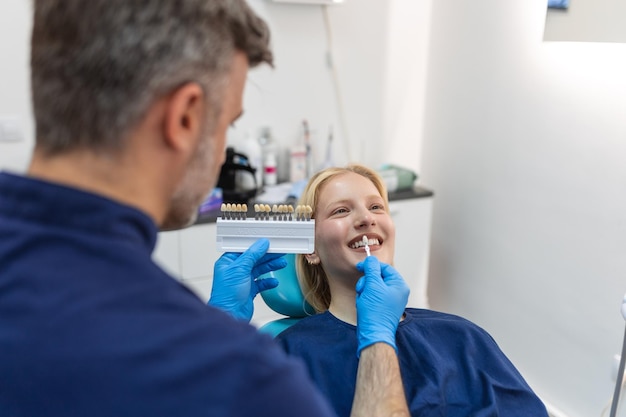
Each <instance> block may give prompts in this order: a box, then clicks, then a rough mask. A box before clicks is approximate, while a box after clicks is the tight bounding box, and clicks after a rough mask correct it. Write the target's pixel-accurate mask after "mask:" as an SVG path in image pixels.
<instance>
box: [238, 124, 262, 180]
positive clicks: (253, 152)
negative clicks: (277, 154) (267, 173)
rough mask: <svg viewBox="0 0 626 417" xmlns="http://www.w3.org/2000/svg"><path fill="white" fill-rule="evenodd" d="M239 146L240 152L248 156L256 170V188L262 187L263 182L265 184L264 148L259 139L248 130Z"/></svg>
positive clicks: (249, 161)
mask: <svg viewBox="0 0 626 417" xmlns="http://www.w3.org/2000/svg"><path fill="white" fill-rule="evenodd" d="M237 148H238V151H239V152H240V153H242V154H244V155H246V156H247V157H248V163H249V164H250V166H251V167H252V168H254V169H255V170H256V171H255V173H254V177H255V179H256V188H261V184H263V149H262V148H261V144H260V143H259V141H258V140H257V139H256V138H255V137H254V136H253V135H252V131H251V130H248V132H247V133H246V136H245V137H244V138H243V141H241V144H240V145H239V146H238V147H237Z"/></svg>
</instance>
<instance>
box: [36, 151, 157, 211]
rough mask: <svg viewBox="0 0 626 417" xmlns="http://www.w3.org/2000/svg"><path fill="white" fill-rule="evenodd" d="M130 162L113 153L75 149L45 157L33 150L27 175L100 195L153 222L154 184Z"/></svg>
mask: <svg viewBox="0 0 626 417" xmlns="http://www.w3.org/2000/svg"><path fill="white" fill-rule="evenodd" d="M129 162H130V161H128V160H124V158H123V157H121V156H119V155H117V154H114V153H106V152H102V153H96V152H94V151H83V150H77V151H72V152H67V153H63V154H60V155H55V156H47V155H44V154H43V153H42V152H40V151H38V150H35V152H34V154H33V158H32V160H31V163H30V165H29V168H28V171H27V175H29V176H32V177H35V178H39V179H43V180H46V181H50V182H55V183H58V184H62V185H65V186H69V187H74V188H78V189H81V190H84V191H88V192H92V193H95V194H99V195H102V196H104V197H107V198H110V199H112V200H115V201H118V202H120V203H122V204H126V205H129V206H133V207H135V208H137V209H139V210H141V211H143V212H144V213H146V214H147V215H149V216H150V217H152V219H153V220H154V221H155V222H157V221H158V220H159V219H160V216H161V214H160V213H159V212H158V211H157V210H155V209H154V207H158V205H155V201H154V200H155V197H156V196H155V195H154V193H153V192H151V189H152V190H154V188H155V187H151V185H150V184H146V182H147V181H146V179H147V177H146V176H141V175H136V174H137V173H136V172H135V169H134V168H133V166H132V164H131V163H129Z"/></svg>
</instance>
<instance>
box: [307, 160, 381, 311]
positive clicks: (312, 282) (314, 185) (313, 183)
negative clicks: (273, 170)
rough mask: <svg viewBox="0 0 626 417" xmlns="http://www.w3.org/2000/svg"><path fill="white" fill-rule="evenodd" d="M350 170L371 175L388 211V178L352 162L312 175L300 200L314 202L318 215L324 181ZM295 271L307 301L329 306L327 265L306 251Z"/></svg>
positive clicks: (320, 307)
mask: <svg viewBox="0 0 626 417" xmlns="http://www.w3.org/2000/svg"><path fill="white" fill-rule="evenodd" d="M348 173H354V174H358V175H361V176H363V177H365V178H367V179H369V180H370V181H371V182H372V184H374V186H375V187H376V189H377V190H378V192H379V193H380V195H381V197H382V198H383V200H384V203H385V210H386V211H387V212H389V201H388V198H387V188H386V187H385V182H384V181H383V179H382V178H381V176H380V175H379V174H378V173H377V172H376V171H375V170H373V169H371V168H368V167H366V166H364V165H360V164H350V165H347V166H346V167H332V168H327V169H324V170H323V171H320V172H318V173H317V174H315V175H314V176H313V177H311V179H310V180H309V182H308V184H307V185H306V187H305V189H304V191H303V192H302V195H301V196H300V202H299V204H304V205H308V206H311V208H312V209H313V213H312V217H313V218H315V213H316V209H317V203H318V202H319V195H320V193H321V191H322V189H323V188H324V185H325V184H326V183H327V182H329V181H331V180H332V179H333V178H336V177H338V176H340V175H344V174H348ZM296 272H297V274H298V281H299V282H300V287H301V289H302V293H303V294H304V298H305V299H306V301H307V302H308V303H309V304H311V306H313V308H314V309H315V311H316V312H321V311H326V310H328V307H329V306H330V300H331V294H330V287H329V285H328V277H327V276H326V271H325V270H324V266H323V265H322V264H321V263H319V264H310V263H309V262H308V261H307V258H306V256H305V255H302V254H298V255H296Z"/></svg>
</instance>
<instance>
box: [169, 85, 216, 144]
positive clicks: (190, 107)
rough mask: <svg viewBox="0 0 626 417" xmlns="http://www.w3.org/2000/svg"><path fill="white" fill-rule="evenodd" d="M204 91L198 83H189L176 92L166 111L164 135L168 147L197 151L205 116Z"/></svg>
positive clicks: (171, 96) (171, 97) (170, 98)
mask: <svg viewBox="0 0 626 417" xmlns="http://www.w3.org/2000/svg"><path fill="white" fill-rule="evenodd" d="M205 114H206V109H205V100H204V91H203V90H202V87H200V85H198V84H197V83H187V84H185V85H183V86H181V87H179V88H178V89H176V91H174V92H173V93H172V94H171V95H170V97H169V99H168V101H167V106H166V110H165V118H164V126H163V133H164V138H165V142H166V144H167V146H169V147H171V148H172V149H175V150H182V151H189V150H191V151H192V152H193V150H195V149H196V146H197V141H198V138H199V137H200V131H201V130H202V123H203V119H204V115H205Z"/></svg>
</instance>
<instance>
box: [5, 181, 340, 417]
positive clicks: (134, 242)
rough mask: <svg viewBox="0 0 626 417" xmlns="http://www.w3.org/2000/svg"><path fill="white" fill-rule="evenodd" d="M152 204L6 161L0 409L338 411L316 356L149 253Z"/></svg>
mask: <svg viewBox="0 0 626 417" xmlns="http://www.w3.org/2000/svg"><path fill="white" fill-rule="evenodd" d="M156 238H157V228H156V227H155V225H154V223H153V222H152V220H151V219H150V218H149V217H147V216H146V215H145V214H143V213H142V212H139V211H137V210H136V209H134V208H132V207H128V206H124V205H120V204H118V203H116V202H114V201H111V200H109V199H106V198H103V197H100V196H97V195H93V194H90V193H86V192H82V191H79V190H76V189H72V188H67V187H63V186H59V185H54V184H50V183H47V182H43V181H38V180H35V179H30V178H26V177H21V176H16V175H11V174H8V173H1V174H0V416H6V417H22V416H24V417H26V416H47V417H56V416H59V417H60V416H63V417H86V416H89V417H105V416H106V417H111V416H115V417H124V416H129V417H130V416H132V417H139V416H145V417H159V416H162V417H165V416H167V417H171V416H185V417H190V416H205V417H206V416H237V417H243V416H271V417H277V416H294V415H297V416H311V417H313V416H315V417H319V416H329V415H334V413H333V412H332V410H331V409H330V406H329V405H328V403H327V401H326V400H325V399H324V398H323V397H322V396H321V395H320V394H319V392H318V391H317V390H316V389H315V387H314V386H313V384H312V382H311V381H310V379H309V377H308V376H307V372H306V369H305V368H304V367H303V366H302V365H301V364H300V363H299V362H298V361H296V360H294V359H291V358H288V357H287V356H286V355H285V354H284V353H283V352H282V351H281V350H280V348H279V347H278V346H276V344H275V342H274V341H273V340H272V339H271V338H270V337H269V336H266V335H261V334H259V333H258V332H257V331H256V330H255V329H254V328H253V327H252V326H249V325H248V324H245V323H241V322H238V321H235V320H234V319H232V318H231V317H230V316H229V315H227V314H226V313H224V312H222V311H219V310H218V309H215V308H211V307H208V306H206V305H205V303H204V302H202V300H200V299H199V298H198V297H197V296H196V295H194V294H193V293H192V292H191V291H189V290H188V289H187V288H186V287H184V286H183V285H181V284H180V283H179V282H177V281H176V280H175V279H173V278H172V277H170V276H168V275H167V274H166V273H165V272H164V271H163V270H161V269H160V268H159V267H158V266H157V265H156V264H155V263H154V262H153V261H152V259H151V253H152V250H153V248H154V245H155V242H156Z"/></svg>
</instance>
